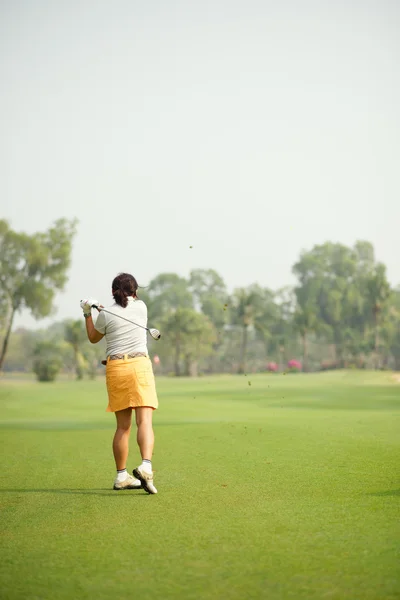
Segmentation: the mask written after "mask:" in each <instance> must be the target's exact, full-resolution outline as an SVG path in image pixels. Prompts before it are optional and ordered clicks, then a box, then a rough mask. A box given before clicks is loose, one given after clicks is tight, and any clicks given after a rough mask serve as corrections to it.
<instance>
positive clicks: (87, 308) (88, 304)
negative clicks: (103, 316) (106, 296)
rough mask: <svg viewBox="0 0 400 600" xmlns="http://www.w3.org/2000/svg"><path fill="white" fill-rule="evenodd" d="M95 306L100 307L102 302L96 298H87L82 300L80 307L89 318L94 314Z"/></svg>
mask: <svg viewBox="0 0 400 600" xmlns="http://www.w3.org/2000/svg"><path fill="white" fill-rule="evenodd" d="M93 304H95V305H96V306H99V304H100V302H99V301H98V300H96V299H95V298H86V299H85V300H81V302H80V307H81V309H82V310H83V314H84V315H85V317H88V316H89V315H91V314H92V306H93Z"/></svg>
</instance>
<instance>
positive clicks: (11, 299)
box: [0, 219, 76, 370]
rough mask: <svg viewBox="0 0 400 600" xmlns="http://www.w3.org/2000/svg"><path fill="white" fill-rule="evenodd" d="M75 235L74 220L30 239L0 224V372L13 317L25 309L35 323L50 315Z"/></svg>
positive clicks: (63, 282)
mask: <svg viewBox="0 0 400 600" xmlns="http://www.w3.org/2000/svg"><path fill="white" fill-rule="evenodd" d="M75 231H76V220H72V221H68V220H67V219H59V220H58V221H56V222H55V223H54V225H53V226H52V227H50V228H49V229H48V230H47V231H45V232H40V233H35V234H33V235H27V234H25V233H17V232H15V231H13V230H12V229H11V228H10V227H9V225H8V223H7V221H4V220H1V221H0V255H1V264H0V284H1V299H0V300H1V306H2V309H3V311H4V309H5V307H6V312H7V315H6V316H5V321H6V325H5V334H4V340H3V345H2V349H1V354H0V370H1V369H2V367H3V363H4V357H5V355H6V352H7V347H8V342H9V338H10V333H11V328H12V324H13V320H14V316H15V314H16V313H17V312H18V311H21V310H23V309H28V310H29V311H30V312H31V314H32V315H33V316H34V317H35V318H37V319H38V318H42V317H45V316H47V315H49V314H50V313H51V311H52V309H53V299H54V295H55V292H56V291H57V290H62V289H63V288H64V285H65V283H66V281H67V276H66V273H67V269H68V267H69V265H70V256H71V248H72V239H73V237H74V235H75Z"/></svg>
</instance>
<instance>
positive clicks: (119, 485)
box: [81, 273, 158, 494]
mask: <svg viewBox="0 0 400 600" xmlns="http://www.w3.org/2000/svg"><path fill="white" fill-rule="evenodd" d="M137 288H138V284H137V281H136V279H135V278H134V277H133V276H132V275H129V274H128V273H120V274H119V275H118V276H117V277H115V279H114V281H113V282H112V295H113V297H114V301H115V304H113V306H112V307H111V312H113V313H114V314H115V315H121V316H123V317H125V318H127V319H130V320H132V321H135V323H138V324H139V325H143V326H144V327H146V326H147V307H146V305H145V303H144V302H143V301H142V300H139V299H138V297H137V295H136V292H137ZM93 305H96V306H99V303H98V302H97V300H94V299H87V300H82V301H81V308H82V309H83V314H84V317H85V320H86V331H87V335H88V338H89V341H90V342H91V343H92V344H97V342H99V341H100V340H101V339H102V338H103V337H104V336H105V338H106V342H107V352H106V353H107V362H106V383H107V391H108V407H107V411H108V412H114V413H115V416H116V419H117V429H116V432H115V435H114V440H113V453H114V459H115V464H116V467H117V476H116V479H115V481H114V490H126V489H138V488H140V487H142V488H143V489H144V490H145V491H146V492H147V493H148V494H157V490H156V488H155V486H154V483H153V469H152V463H151V460H152V455H153V448H154V432H153V425H152V416H153V410H155V409H156V408H157V407H158V399H157V392H156V387H155V381H154V374H153V369H152V365H151V361H150V359H149V356H148V351H147V337H146V331H145V329H142V328H141V327H137V326H135V325H132V324H131V323H127V322H126V321H124V320H123V319H120V318H119V317H118V316H114V315H110V314H109V313H105V312H101V311H100V314H99V315H98V317H97V320H96V323H93V320H92V315H91V308H92V306H93ZM132 409H134V410H135V417H136V426H137V443H138V446H139V449H140V454H141V456H142V464H141V465H140V466H138V467H137V468H136V469H134V470H133V475H134V477H132V476H131V475H129V474H128V472H127V470H126V462H127V459H128V452H129V435H130V432H131V425H132Z"/></svg>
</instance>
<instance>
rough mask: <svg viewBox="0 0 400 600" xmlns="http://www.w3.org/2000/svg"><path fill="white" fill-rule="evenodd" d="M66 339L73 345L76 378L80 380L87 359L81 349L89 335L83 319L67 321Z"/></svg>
mask: <svg viewBox="0 0 400 600" xmlns="http://www.w3.org/2000/svg"><path fill="white" fill-rule="evenodd" d="M64 339H65V341H66V342H68V344H70V345H71V347H72V351H73V354H74V366H75V374H76V378H77V379H78V380H79V379H83V373H84V370H85V366H86V360H85V358H84V356H83V353H82V351H81V346H82V344H83V343H84V342H85V341H87V336H86V330H85V327H84V325H83V323H82V320H81V319H77V320H76V321H67V322H66V324H65V332H64Z"/></svg>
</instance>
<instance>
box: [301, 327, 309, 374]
mask: <svg viewBox="0 0 400 600" xmlns="http://www.w3.org/2000/svg"><path fill="white" fill-rule="evenodd" d="M301 340H302V343H303V371H304V372H305V373H307V372H308V340H307V333H303V335H302V336H301Z"/></svg>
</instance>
